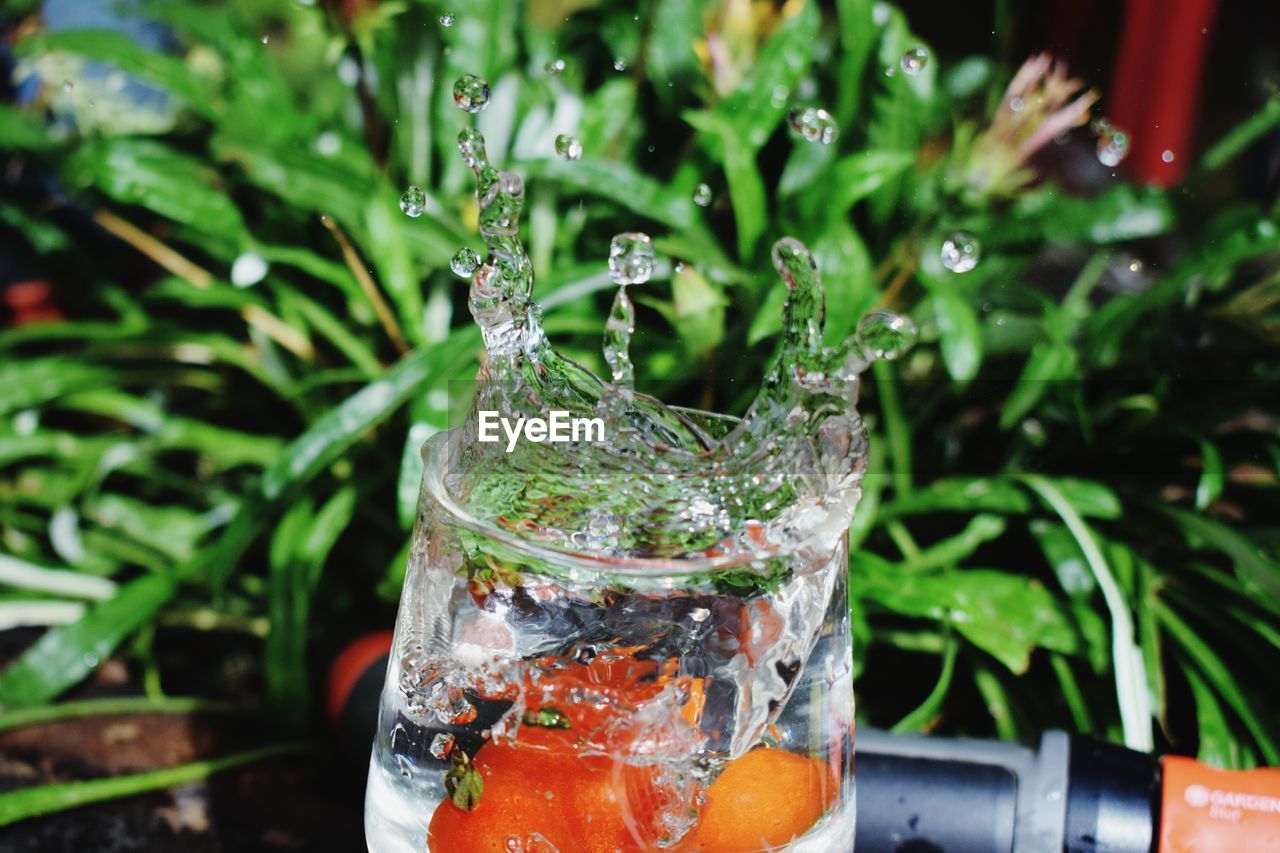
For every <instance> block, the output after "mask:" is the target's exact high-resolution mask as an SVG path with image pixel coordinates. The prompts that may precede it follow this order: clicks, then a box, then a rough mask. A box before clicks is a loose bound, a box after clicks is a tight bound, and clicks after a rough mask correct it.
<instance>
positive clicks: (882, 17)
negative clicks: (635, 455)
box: [871, 3, 893, 27]
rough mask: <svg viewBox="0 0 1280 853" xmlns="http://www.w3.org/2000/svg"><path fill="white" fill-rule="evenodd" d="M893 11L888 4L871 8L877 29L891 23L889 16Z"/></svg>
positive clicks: (880, 4) (877, 4)
mask: <svg viewBox="0 0 1280 853" xmlns="http://www.w3.org/2000/svg"><path fill="white" fill-rule="evenodd" d="M892 11H893V10H891V9H890V8H889V4H888V3H876V4H875V5H874V6H872V7H871V21H872V23H874V24H875V25H876V26H877V27H883V26H884V25H885V24H887V23H889V15H890V14H891V13H892Z"/></svg>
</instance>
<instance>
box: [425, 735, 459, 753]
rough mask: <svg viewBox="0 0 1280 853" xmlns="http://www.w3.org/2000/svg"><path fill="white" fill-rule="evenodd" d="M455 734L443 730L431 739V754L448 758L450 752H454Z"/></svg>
mask: <svg viewBox="0 0 1280 853" xmlns="http://www.w3.org/2000/svg"><path fill="white" fill-rule="evenodd" d="M453 742H454V737H453V735H451V734H449V733H448V732H441V733H440V734H438V735H436V736H435V737H434V738H432V739H431V746H430V747H429V748H430V750H431V755H432V756H433V757H435V758H448V757H449V753H451V752H453Z"/></svg>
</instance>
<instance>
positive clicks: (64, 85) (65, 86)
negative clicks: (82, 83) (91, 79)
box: [62, 80, 76, 92]
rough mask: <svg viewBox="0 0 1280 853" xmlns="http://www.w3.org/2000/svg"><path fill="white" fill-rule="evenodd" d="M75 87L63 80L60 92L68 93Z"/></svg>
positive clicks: (68, 81) (73, 84)
mask: <svg viewBox="0 0 1280 853" xmlns="http://www.w3.org/2000/svg"><path fill="white" fill-rule="evenodd" d="M75 87H76V84H75V83H72V82H71V81H70V80H64V81H63V82H62V91H64V92H70V91H71V90H72V89H74V88H75Z"/></svg>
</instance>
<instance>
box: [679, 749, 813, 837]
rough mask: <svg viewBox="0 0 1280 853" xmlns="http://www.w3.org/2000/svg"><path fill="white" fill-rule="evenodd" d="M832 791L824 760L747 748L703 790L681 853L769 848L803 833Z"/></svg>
mask: <svg viewBox="0 0 1280 853" xmlns="http://www.w3.org/2000/svg"><path fill="white" fill-rule="evenodd" d="M835 793H836V779H835V775H834V774H833V773H832V772H831V769H830V767H829V766H828V765H827V764H826V762H824V761H822V760H820V759H816V758H809V757H808V756H805V755H797V754H796V753H794V752H788V751H787V750H785V749H770V748H767V747H762V748H757V749H753V750H751V751H750V752H748V753H747V754H746V755H744V756H742V757H741V758H739V759H736V760H734V761H730V762H729V766H728V767H726V768H725V770H724V772H723V773H721V774H720V778H718V779H716V781H715V782H713V783H712V784H711V787H709V788H708V789H707V797H706V803H705V804H704V805H703V807H702V812H701V815H700V816H699V819H698V824H697V826H696V828H695V829H694V830H693V832H692V833H690V834H689V836H688V837H686V838H685V840H684V841H683V842H682V843H681V844H680V845H679V846H678V847H676V848H675V849H676V850H678V851H681V853H693V851H700V853H741V851H749V850H772V849H774V848H776V847H781V846H783V845H785V844H786V843H788V842H789V841H791V840H792V839H794V838H797V837H799V836H801V835H804V833H806V832H807V831H808V830H809V829H810V828H811V827H812V826H813V825H814V824H815V823H817V822H818V818H820V817H822V814H823V812H825V811H826V810H827V807H828V806H829V805H830V804H831V801H832V799H834V797H835Z"/></svg>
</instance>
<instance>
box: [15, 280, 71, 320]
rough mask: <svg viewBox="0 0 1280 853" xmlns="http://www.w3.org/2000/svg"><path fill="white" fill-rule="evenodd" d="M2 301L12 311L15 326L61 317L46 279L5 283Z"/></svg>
mask: <svg viewBox="0 0 1280 853" xmlns="http://www.w3.org/2000/svg"><path fill="white" fill-rule="evenodd" d="M3 301H4V305H5V307H6V308H8V309H9V311H11V312H12V320H13V325H15V326H25V325H26V324H28V323H41V322H47V321H49V320H61V319H62V312H61V311H59V310H58V306H56V305H54V304H53V285H51V284H49V282H47V281H16V282H14V283H13V284H10V285H7V286H5V288H4V291H3Z"/></svg>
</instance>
